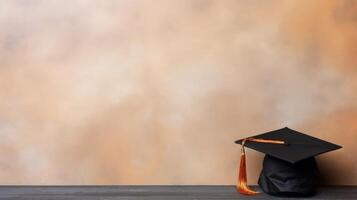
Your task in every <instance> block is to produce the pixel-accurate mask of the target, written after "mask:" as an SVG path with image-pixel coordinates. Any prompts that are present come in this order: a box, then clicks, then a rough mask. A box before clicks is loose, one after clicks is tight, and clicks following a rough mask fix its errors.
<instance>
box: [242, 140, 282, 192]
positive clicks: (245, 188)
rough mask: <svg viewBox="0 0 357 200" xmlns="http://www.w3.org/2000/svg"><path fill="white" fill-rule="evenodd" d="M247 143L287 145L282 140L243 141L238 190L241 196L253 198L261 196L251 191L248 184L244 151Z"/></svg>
mask: <svg viewBox="0 0 357 200" xmlns="http://www.w3.org/2000/svg"><path fill="white" fill-rule="evenodd" d="M246 141H252V142H259V143H268V144H285V142H284V141H281V140H267V139H258V138H246V139H244V140H243V141H242V149H241V156H240V165H239V170H238V173H239V174H238V180H237V185H236V189H237V191H238V192H239V193H241V194H244V195H249V196H251V195H256V194H259V192H257V191H254V190H252V189H250V188H249V187H248V184H247V169H246V168H247V167H246V161H245V149H244V145H245V142H246Z"/></svg>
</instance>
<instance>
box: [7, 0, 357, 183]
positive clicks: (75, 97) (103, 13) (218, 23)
mask: <svg viewBox="0 0 357 200" xmlns="http://www.w3.org/2000/svg"><path fill="white" fill-rule="evenodd" d="M356 55H357V1H355V0H328V1H327V0H296V1H284V0H270V1H265V0H246V1H243V0H153V1H148V0H106V1H100V0H63V1H58V0H3V1H0V136H1V137H0V138H1V139H0V184H234V183H235V180H236V171H237V164H238V162H239V156H240V146H238V145H235V144H234V143H233V141H234V140H235V139H237V138H242V137H246V136H249V135H252V134H256V133H261V132H265V131H269V130H273V129H278V128H281V127H284V126H289V127H290V128H293V129H297V130H299V131H302V132H306V133H308V134H310V135H312V136H315V137H320V138H322V139H325V140H329V141H332V142H334V143H337V144H340V145H342V146H343V147H344V148H343V149H341V150H338V151H336V152H331V153H329V154H327V155H321V156H319V157H318V162H319V164H320V168H321V171H322V173H323V174H324V179H325V180H326V181H325V183H326V184H340V185H345V184H354V185H357V156H356V152H357V56H356ZM247 153H248V168H249V174H248V176H249V182H250V183H252V184H254V183H256V180H257V176H258V174H259V172H260V168H261V164H262V157H263V155H262V154H260V153H258V152H255V151H252V150H249V151H248V152H247Z"/></svg>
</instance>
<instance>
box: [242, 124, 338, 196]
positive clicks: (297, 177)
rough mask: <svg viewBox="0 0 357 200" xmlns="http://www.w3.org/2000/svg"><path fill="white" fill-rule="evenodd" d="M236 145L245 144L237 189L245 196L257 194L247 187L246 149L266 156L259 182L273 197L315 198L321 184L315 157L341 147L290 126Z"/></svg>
mask: <svg viewBox="0 0 357 200" xmlns="http://www.w3.org/2000/svg"><path fill="white" fill-rule="evenodd" d="M235 143H237V144H241V145H242V154H241V160H240V167H239V176H238V182H237V190H238V191H239V192H240V193H241V194H245V195H254V194H257V193H258V192H256V191H254V190H251V189H250V188H249V187H248V186H247V175H246V163H245V150H244V147H248V148H251V149H254V150H256V151H259V152H262V153H264V154H266V156H265V157H264V161H263V169H262V171H261V173H260V176H259V181H258V184H259V186H260V187H261V188H262V190H263V191H264V192H265V193H268V194H271V195H284V196H308V195H313V194H314V193H315V188H316V186H317V182H318V168H317V164H316V161H315V158H314V157H315V156H317V155H319V154H322V153H326V152H329V151H333V150H336V149H339V148H341V146H339V145H336V144H332V143H330V142H326V141H324V140H321V139H318V138H315V137H312V136H309V135H306V134H303V133H300V132H298V131H295V130H292V129H289V128H287V127H285V128H282V129H278V130H274V131H270V132H267V133H263V134H260V135H256V136H253V137H249V138H244V139H240V140H237V141H235Z"/></svg>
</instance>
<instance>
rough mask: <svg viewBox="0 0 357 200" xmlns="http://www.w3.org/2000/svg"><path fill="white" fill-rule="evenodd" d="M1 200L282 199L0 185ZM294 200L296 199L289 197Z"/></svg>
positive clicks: (335, 192)
mask: <svg viewBox="0 0 357 200" xmlns="http://www.w3.org/2000/svg"><path fill="white" fill-rule="evenodd" d="M0 199H36V200H43V199H48V200H51V199H73V200H79V199H81V200H92V199H103V200H104V199H107V200H109V199H119V200H124V199H127V200H133V199H135V200H144V199H145V200H149V199H150V200H153V199H155V200H172V199H178V200H183V199H195V200H199V199H209V200H213V199H219V200H228V199H283V198H277V197H273V196H269V195H266V194H260V195H258V196H250V197H247V196H242V195H240V194H238V193H237V192H236V191H235V188H234V186H0ZM288 199H289V200H292V199H293V198H288ZM298 199H357V186H331V187H322V188H320V189H319V190H318V194H317V195H315V196H313V197H310V198H298Z"/></svg>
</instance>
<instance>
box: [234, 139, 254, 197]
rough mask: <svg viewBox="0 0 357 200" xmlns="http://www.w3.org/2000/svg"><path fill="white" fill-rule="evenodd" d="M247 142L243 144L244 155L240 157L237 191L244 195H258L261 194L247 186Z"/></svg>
mask: <svg viewBox="0 0 357 200" xmlns="http://www.w3.org/2000/svg"><path fill="white" fill-rule="evenodd" d="M244 143H245V140H244V141H243V142H242V154H241V156H240V166H239V175H238V180H237V186H236V188H237V191H238V192H239V193H241V194H244V195H256V194H259V192H257V191H254V190H252V189H250V188H249V187H248V184H247V170H246V162H245V150H244Z"/></svg>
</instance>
